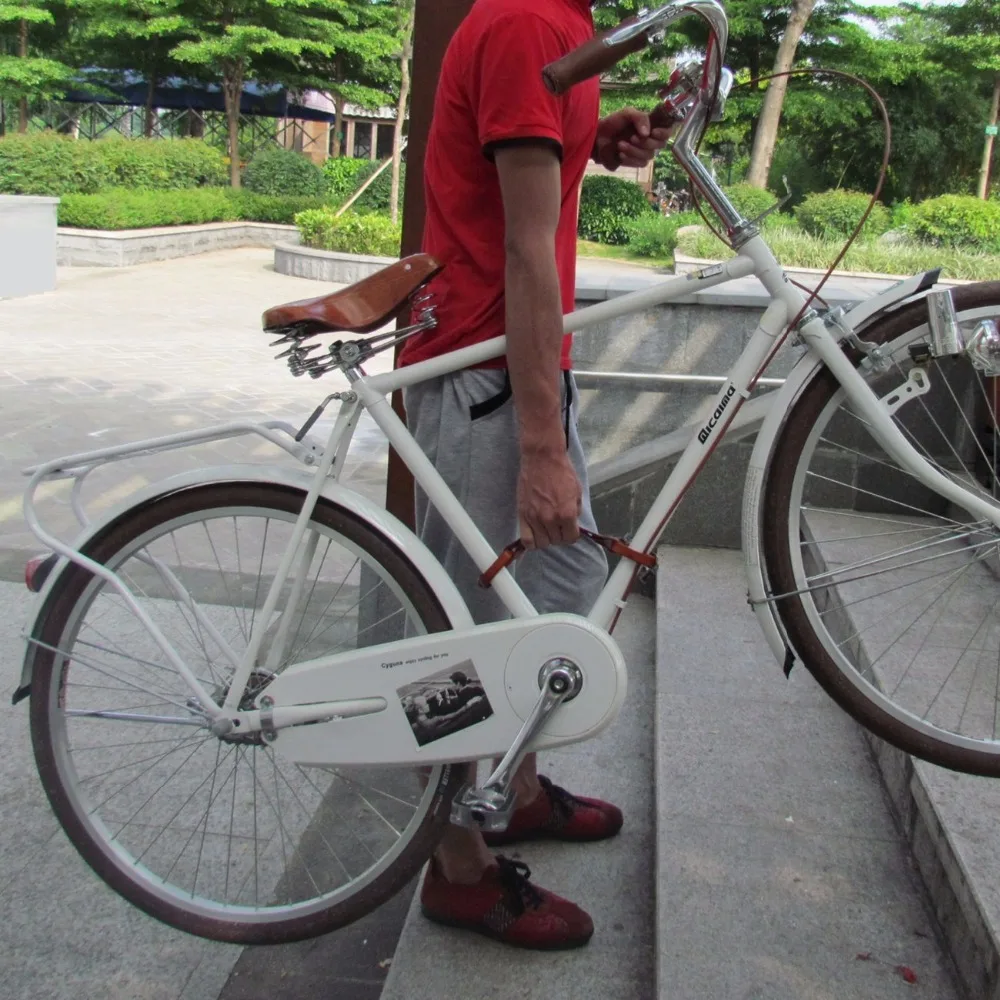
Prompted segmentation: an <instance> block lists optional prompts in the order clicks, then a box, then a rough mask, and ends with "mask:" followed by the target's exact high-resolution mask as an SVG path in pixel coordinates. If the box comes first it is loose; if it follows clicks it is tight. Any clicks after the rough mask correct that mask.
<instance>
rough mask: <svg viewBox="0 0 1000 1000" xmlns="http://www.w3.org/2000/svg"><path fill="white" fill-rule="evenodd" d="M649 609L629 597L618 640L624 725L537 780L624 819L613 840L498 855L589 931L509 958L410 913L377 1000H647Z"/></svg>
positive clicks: (566, 754) (503, 950)
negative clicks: (549, 948)
mask: <svg viewBox="0 0 1000 1000" xmlns="http://www.w3.org/2000/svg"><path fill="white" fill-rule="evenodd" d="M654 628H655V620H654V608H653V604H652V602H651V601H650V600H648V599H647V598H644V597H638V596H637V597H633V598H632V599H631V600H630V601H629V603H628V607H627V608H626V611H625V613H624V614H623V616H622V619H621V621H620V623H619V625H618V628H617V629H616V630H615V637H616V638H617V639H618V641H619V643H620V645H621V647H622V650H623V652H624V653H625V657H626V660H627V662H628V666H629V694H628V698H627V700H626V702H625V706H624V708H623V709H622V712H621V715H620V716H619V718H618V719H617V721H616V722H615V724H614V725H613V726H612V727H611V728H610V729H609V730H608V731H607V732H605V733H604V734H603V735H602V736H600V737H598V738H597V739H595V740H591V741H589V742H587V743H581V744H578V745H576V746H573V747H567V748H565V749H562V750H557V751H552V752H550V753H546V754H544V755H543V757H542V758H541V765H542V770H543V771H544V773H546V774H549V775H551V776H552V778H553V779H554V780H555V781H556V782H557V783H558V784H562V785H565V786H567V787H568V788H570V789H571V790H574V791H578V792H580V794H587V795H596V796H600V797H602V798H608V799H610V800H612V801H614V802H616V803H617V804H619V805H620V806H621V808H622V810H623V811H624V813H625V827H624V829H623V830H622V832H621V834H620V835H619V836H618V837H616V838H615V839H614V840H611V841H607V842H605V843H600V844H592V845H566V844H525V845H523V846H519V847H517V848H507V850H506V853H507V854H508V855H509V856H514V857H518V858H520V859H521V860H523V861H526V862H527V863H528V865H529V866H530V867H531V871H532V876H533V878H534V880H536V881H537V882H538V883H539V884H540V885H543V886H545V887H546V888H549V889H552V891H554V892H558V893H559V894H560V895H563V896H566V897H568V898H569V899H572V900H574V901H575V902H577V903H579V904H580V905H581V906H583V907H584V908H585V909H587V910H588V912H589V913H590V914H591V915H592V916H593V918H594V923H595V925H596V931H595V934H594V937H593V939H592V940H591V942H590V943H589V944H588V945H587V947H586V948H583V949H580V950H577V951H570V952H515V951H512V949H510V948H509V947H507V946H505V945H501V944H497V943H495V942H493V941H489V940H486V939H484V938H480V937H478V936H476V935H473V934H470V933H467V932H462V931H455V930H450V929H446V928H442V927H438V926H436V925H434V924H432V923H430V922H429V921H427V920H426V919H424V917H423V916H422V915H421V914H420V910H419V907H418V905H416V904H415V905H414V906H413V907H412V908H411V910H410V913H409V916H408V918H407V921H406V924H405V926H404V929H403V933H402V935H401V937H400V940H399V945H398V947H397V949H396V954H395V957H394V958H393V962H392V968H391V971H390V974H389V977H388V979H387V980H386V984H385V987H384V990H383V992H382V1000H441V998H442V997H460V998H461V1000H501V998H503V1000H508V998H511V997H518V998H524V1000H535V998H537V1000H561V998H566V1000H569V998H572V1000H590V998H593V1000H649V998H651V997H652V996H653V989H654V987H653V952H654V947H653V945H654V942H653V913H654V900H653V895H652V888H653V854H654V837H653V816H652V809H653V801H652V786H653V761H652V755H651V749H652V720H653V634H654Z"/></svg>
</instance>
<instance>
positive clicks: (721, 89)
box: [603, 0, 757, 246]
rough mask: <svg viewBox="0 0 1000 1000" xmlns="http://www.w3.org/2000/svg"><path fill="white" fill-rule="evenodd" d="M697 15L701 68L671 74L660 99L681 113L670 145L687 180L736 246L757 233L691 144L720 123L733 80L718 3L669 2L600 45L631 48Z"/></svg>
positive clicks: (726, 20) (725, 20)
mask: <svg viewBox="0 0 1000 1000" xmlns="http://www.w3.org/2000/svg"><path fill="white" fill-rule="evenodd" d="M688 14H697V15H698V16H699V17H702V18H703V19H704V20H705V21H707V22H708V25H709V27H710V28H711V30H712V38H713V40H710V43H709V49H708V55H707V58H706V62H705V63H703V64H702V63H691V64H688V65H687V66H685V67H683V68H682V69H680V70H679V71H677V72H675V73H674V76H673V77H672V78H671V82H670V84H669V85H668V90H667V91H666V93H665V94H664V96H665V97H666V98H667V99H668V100H669V101H670V102H671V104H672V105H673V107H674V108H675V109H676V110H677V111H678V112H682V113H683V124H682V125H681V127H680V129H679V130H678V131H677V134H676V136H675V138H674V142H673V154H674V156H675V157H676V159H677V161H678V162H679V163H680V165H681V166H682V167H683V168H684V169H685V170H686V171H687V173H688V176H689V177H690V178H691V180H692V181H693V182H694V184H695V186H696V187H697V188H698V190H699V191H700V192H701V194H702V195H703V196H704V198H705V200H706V201H707V202H708V203H709V204H710V205H711V206H712V208H713V209H714V211H715V212H716V214H717V215H718V216H719V218H720V219H721V220H722V222H723V224H724V225H725V227H726V230H727V232H728V234H729V236H730V238H731V239H733V241H734V243H735V244H736V245H737V246H739V245H740V244H741V243H744V242H746V240H747V239H749V238H750V237H751V236H754V235H756V232H757V231H756V229H755V227H754V226H753V225H752V224H751V223H748V222H747V220H746V219H745V218H744V217H743V216H742V215H741V214H740V213H739V212H738V211H737V210H736V208H735V207H734V206H733V205H732V203H731V202H730V201H729V199H728V198H727V197H726V195H725V193H724V192H723V190H722V188H721V187H719V185H718V184H717V183H716V181H715V180H714V179H713V178H712V175H711V174H710V173H709V172H708V170H707V169H706V168H705V165H704V164H703V163H702V162H701V160H699V159H698V156H697V153H696V152H695V148H694V147H695V143H696V142H697V140H698V137H699V136H700V135H701V133H702V130H703V129H704V128H705V126H706V125H707V124H708V122H709V121H720V120H721V119H722V116H723V114H724V113H725V105H726V100H727V98H728V97H729V92H730V90H731V89H732V86H733V74H732V72H731V71H730V70H728V69H726V68H725V67H724V66H723V61H724V60H725V56H726V46H727V45H728V42H729V18H728V17H727V16H726V11H725V8H724V7H723V6H722V4H721V3H719V0H671V2H670V3H667V4H664V5H663V6H662V7H659V8H658V9H656V10H654V11H650V12H648V13H644V14H640V16H639V17H638V18H637V19H636V20H635V21H633V22H632V23H631V24H627V25H624V26H622V27H621V28H618V29H617V30H615V31H612V32H610V33H609V34H608V35H606V36H605V37H604V39H603V43H604V44H605V45H606V46H608V47H610V46H613V45H619V44H621V43H623V42H629V41H631V40H633V39H635V38H637V37H638V36H639V35H645V36H646V38H647V39H649V38H651V36H653V35H656V34H658V33H660V32H661V31H663V30H664V29H665V28H666V27H667V26H668V25H670V24H672V23H673V22H674V21H677V20H680V18H682V17H685V16H686V15H688Z"/></svg>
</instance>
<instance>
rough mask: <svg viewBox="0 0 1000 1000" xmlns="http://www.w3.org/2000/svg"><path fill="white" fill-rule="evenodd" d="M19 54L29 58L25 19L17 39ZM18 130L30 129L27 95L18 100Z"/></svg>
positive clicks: (25, 130)
mask: <svg viewBox="0 0 1000 1000" xmlns="http://www.w3.org/2000/svg"><path fill="white" fill-rule="evenodd" d="M17 54H18V55H19V56H20V57H21V58H22V59H25V58H27V55H28V22H27V21H25V20H22V21H21V27H20V31H19V33H18V40H17ZM17 130H18V132H27V131H28V98H27V95H25V96H24V97H22V98H21V100H20V101H19V102H18V118H17Z"/></svg>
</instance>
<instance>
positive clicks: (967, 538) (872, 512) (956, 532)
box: [763, 282, 1000, 775]
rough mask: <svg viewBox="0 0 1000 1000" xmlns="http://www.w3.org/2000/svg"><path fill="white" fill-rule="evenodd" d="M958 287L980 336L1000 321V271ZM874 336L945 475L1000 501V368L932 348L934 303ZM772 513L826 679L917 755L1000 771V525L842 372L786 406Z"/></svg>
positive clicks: (778, 588)
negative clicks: (909, 456) (900, 454)
mask: <svg viewBox="0 0 1000 1000" xmlns="http://www.w3.org/2000/svg"><path fill="white" fill-rule="evenodd" d="M953 297H954V301H955V306H956V310H957V312H958V318H959V322H960V326H961V328H962V331H963V333H964V334H965V336H966V337H967V338H968V337H970V336H971V334H972V333H973V331H974V329H975V328H976V326H977V324H978V323H979V322H980V321H982V320H998V319H1000V283H997V282H992V283H982V284H977V285H967V286H963V287H960V288H956V289H954V291H953ZM864 339H866V340H868V341H870V342H872V343H877V344H879V345H881V347H882V350H883V352H884V353H885V355H886V359H887V362H888V366H887V368H885V369H884V370H877V369H874V368H873V369H871V370H867V371H866V370H865V368H864V367H862V371H864V372H865V378H866V381H867V382H868V384H869V386H870V387H871V388H872V390H873V391H874V393H875V394H876V395H877V396H879V397H880V398H881V399H883V400H884V401H885V402H886V405H887V406H889V407H892V406H895V407H896V409H895V410H894V412H893V414H892V419H893V420H894V422H895V423H896V425H897V426H898V427H899V428H900V429H901V430H902V431H903V433H904V435H905V436H906V437H907V438H908V439H909V441H910V442H911V443H912V444H913V445H914V446H915V447H916V449H917V450H918V451H919V452H920V453H921V454H922V455H923V456H925V457H926V458H927V459H928V460H929V461H930V462H931V463H932V464H933V465H934V466H935V467H936V468H937V469H938V470H939V471H940V472H942V473H944V474H945V475H946V476H948V477H949V478H951V479H952V480H953V481H955V482H957V483H959V484H961V485H962V486H963V487H965V488H966V489H968V490H969V491H970V492H971V493H973V494H975V495H976V496H978V497H981V498H984V499H986V500H987V501H988V502H990V503H992V504H997V505H998V506H1000V503H998V499H1000V480H998V463H1000V431H998V422H997V416H996V413H997V404H998V401H1000V391H998V389H997V385H998V383H997V380H995V379H993V378H988V377H985V376H984V375H983V373H982V372H981V371H979V370H977V369H976V368H975V367H974V366H973V364H972V362H971V360H970V359H969V357H968V356H967V355H959V356H956V357H954V358H943V359H935V360H932V361H929V362H927V361H924V360H922V350H921V348H920V345H921V344H925V343H927V342H928V341H929V339H930V334H929V330H928V327H927V306H926V303H924V302H922V301H918V302H916V303H914V304H912V305H910V306H907V307H904V308H902V309H899V310H898V311H896V312H894V313H892V314H891V315H890V316H888V317H886V318H884V319H882V320H880V321H878V322H877V323H876V324H875V325H874V326H873V327H872V328H870V330H869V331H867V332H866V334H865V335H864ZM858 360H859V361H860V357H859V358H858ZM915 369H919V370H915ZM914 389H915V390H917V391H913V390H914ZM763 510H764V530H763V543H764V558H765V563H766V567H767V572H768V579H769V581H770V586H771V591H772V593H773V594H774V595H775V596H776V598H777V603H776V606H777V610H778V612H779V614H780V615H781V619H782V621H783V623H784V625H785V628H786V630H787V632H788V636H789V638H790V640H791V642H792V644H793V646H794V648H795V650H796V652H797V653H798V654H799V656H800V657H801V658H802V661H803V663H805V665H806V666H807V667H808V668H809V670H810V671H811V672H812V673H813V674H814V675H815V677H816V678H817V680H818V681H819V682H820V684H821V685H822V686H823V687H824V688H825V689H826V691H827V692H828V693H829V694H830V695H831V696H832V697H833V698H834V699H835V700H836V701H837V702H838V703H839V704H840V705H841V706H842V707H843V708H845V709H846V710H847V711H848V712H850V713H851V714H852V715H853V716H854V717H855V718H856V719H857V720H858V721H859V722H861V723H862V724H864V725H865V726H866V727H868V728H869V729H870V730H872V731H873V732H874V733H876V734H877V735H879V736H881V737H883V738H884V739H886V740H887V741H889V742H890V743H892V744H894V745H896V746H898V747H900V748H902V749H903V750H906V751H907V752H909V753H912V754H914V755H916V756H918V757H922V758H924V759H926V760H929V761H932V762H933V763H936V764H940V765H942V766H944V767H949V768H953V769H955V770H960V771H966V772H969V773H974V774H983V775H1000V611H998V609H1000V533H998V531H997V529H996V528H995V527H994V526H993V525H992V523H989V522H987V521H986V520H984V519H982V518H981V517H979V516H978V515H973V514H971V513H970V512H969V511H967V510H964V509H962V508H961V507H960V506H957V505H955V504H953V503H950V502H949V501H947V500H945V499H944V498H942V497H941V496H939V495H938V494H937V493H935V492H934V491H932V490H930V489H928V488H927V487H926V486H924V485H923V484H922V483H921V482H920V481H919V480H917V479H916V478H914V477H913V476H912V475H911V474H910V473H908V472H906V471H904V470H903V469H902V468H901V467H900V466H899V465H898V464H897V463H896V462H895V460H894V459H892V458H891V457H890V456H889V455H888V454H887V453H886V452H885V451H884V450H883V448H882V447H881V446H880V444H879V443H878V442H877V441H876V440H875V438H874V436H873V435H872V433H871V429H870V427H869V425H868V423H867V422H866V421H865V420H864V419H863V418H862V417H861V416H860V415H859V414H857V413H856V412H855V411H854V409H853V407H852V405H851V403H850V401H849V400H848V399H847V397H846V394H845V393H844V391H843V389H842V388H841V387H840V385H839V384H838V383H837V382H836V380H835V379H834V378H833V377H832V375H830V373H829V372H828V371H827V370H826V369H822V370H820V371H819V372H817V374H816V375H815V376H814V377H813V379H812V381H811V382H810V383H809V384H808V385H806V387H805V388H804V389H803V391H802V392H801V394H800V396H799V398H798V400H797V402H796V403H795V405H794V406H793V407H792V409H791V411H790V412H789V413H788V415H787V417H786V420H785V429H784V430H783V431H782V433H781V436H780V437H779V440H778V442H777V444H776V446H775V451H774V454H773V456H772V460H771V464H770V467H769V471H768V476H767V482H766V484H765V494H764V508H763Z"/></svg>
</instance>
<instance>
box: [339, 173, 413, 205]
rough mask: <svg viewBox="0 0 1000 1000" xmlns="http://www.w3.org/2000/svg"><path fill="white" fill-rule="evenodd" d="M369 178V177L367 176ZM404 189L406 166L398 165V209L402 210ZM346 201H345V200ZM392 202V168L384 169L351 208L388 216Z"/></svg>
mask: <svg viewBox="0 0 1000 1000" xmlns="http://www.w3.org/2000/svg"><path fill="white" fill-rule="evenodd" d="M368 176H370V175H368ZM405 188H406V164H405V163H401V164H400V165H399V207H400V211H402V208H403V191H404V190H405ZM345 200H346V199H345ZM391 201H392V167H386V168H385V170H383V171H382V173H380V174H379V175H378V177H376V178H375V180H374V181H373V182H372V186H371V187H370V188H368V190H367V191H365V193H364V194H363V195H362V196H361V197H360V198H359V199H358V200H357V201H356V202H355V203H354V204H353V205H352V206H351V207H352V208H357V210H358V211H359V212H365V211H367V212H384V213H385V214H386V215H388V214H389V210H390V208H391V204H390V203H391Z"/></svg>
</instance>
